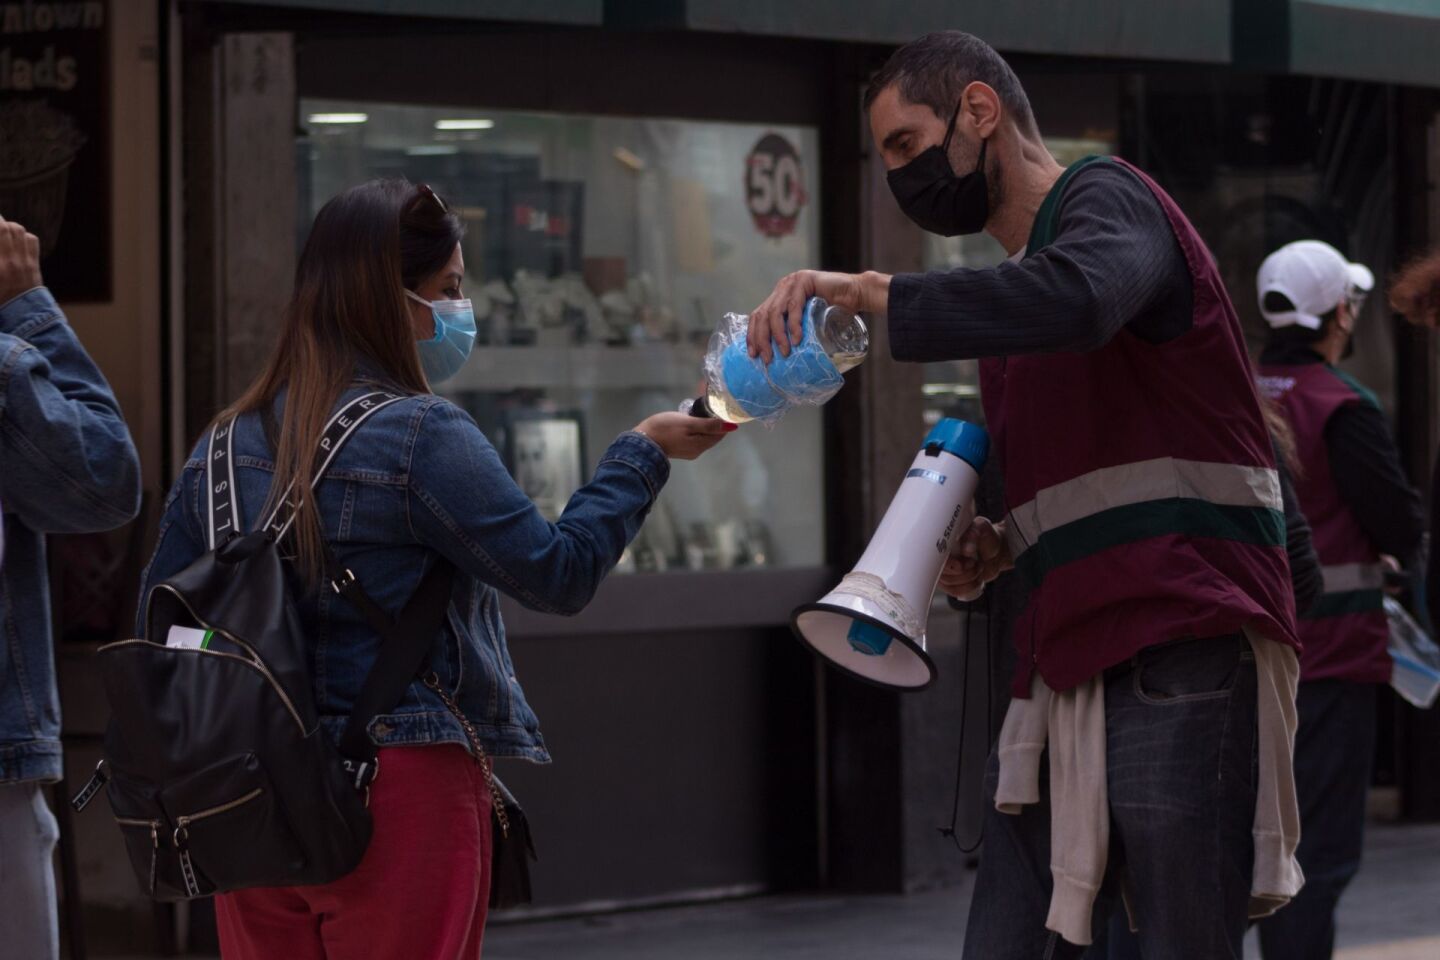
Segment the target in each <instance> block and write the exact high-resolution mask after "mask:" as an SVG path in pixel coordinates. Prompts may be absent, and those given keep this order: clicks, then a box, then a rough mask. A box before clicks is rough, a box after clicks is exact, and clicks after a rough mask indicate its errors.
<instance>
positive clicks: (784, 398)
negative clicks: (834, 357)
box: [720, 297, 845, 420]
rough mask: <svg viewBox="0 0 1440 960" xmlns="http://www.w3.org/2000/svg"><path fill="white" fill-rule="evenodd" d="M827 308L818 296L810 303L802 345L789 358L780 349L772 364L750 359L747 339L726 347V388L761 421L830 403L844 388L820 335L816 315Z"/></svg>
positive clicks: (723, 370)
mask: <svg viewBox="0 0 1440 960" xmlns="http://www.w3.org/2000/svg"><path fill="white" fill-rule="evenodd" d="M825 306H826V305H825V302H824V301H823V300H820V299H819V298H817V297H811V298H810V299H809V300H808V301H806V303H805V315H804V318H803V320H804V328H803V334H802V337H801V340H800V343H798V344H796V345H794V346H793V347H791V349H790V355H789V356H788V357H786V356H781V354H780V351H778V350H776V351H775V354H774V356H775V359H774V360H773V361H772V362H771V363H770V365H769V366H766V364H765V361H764V360H762V359H760V358H759V357H751V356H750V353H749V350H748V348H747V345H746V342H745V340H744V339H743V338H741V339H738V340H735V341H733V342H731V343H730V344H729V345H728V346H726V348H725V352H724V354H723V355H722V356H721V359H720V372H721V375H722V376H723V377H724V380H725V388H726V389H727V390H728V391H729V392H730V395H731V396H732V397H734V398H735V402H736V403H738V404H739V405H740V407H741V409H743V410H744V411H745V412H746V413H748V414H749V415H750V416H752V417H754V418H755V419H756V420H766V419H771V418H774V417H777V416H779V415H780V414H781V413H783V412H784V411H785V410H786V408H788V407H791V406H793V405H794V404H797V403H811V404H821V403H824V402H825V401H827V400H829V399H830V398H831V397H833V396H835V394H836V393H838V392H839V390H840V388H841V387H842V386H843V385H844V383H845V379H844V377H842V376H841V375H840V371H839V370H837V369H835V364H834V363H833V362H832V361H831V360H830V358H829V357H828V356H826V355H825V350H824V348H823V347H821V346H820V341H819V340H818V339H817V338H816V336H815V317H816V314H817V313H818V312H819V311H821V310H824V309H825Z"/></svg>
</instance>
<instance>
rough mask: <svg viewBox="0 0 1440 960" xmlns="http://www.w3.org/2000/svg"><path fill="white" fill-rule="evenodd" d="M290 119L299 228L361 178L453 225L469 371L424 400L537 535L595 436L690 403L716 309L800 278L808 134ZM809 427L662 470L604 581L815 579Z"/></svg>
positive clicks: (501, 115)
mask: <svg viewBox="0 0 1440 960" xmlns="http://www.w3.org/2000/svg"><path fill="white" fill-rule="evenodd" d="M333 116H346V117H350V118H352V119H351V122H348V123H345V124H328V123H325V122H322V121H323V120H324V119H325V118H326V117H333ZM362 116H363V117H364V120H363V121H360V122H355V121H354V118H356V117H362ZM301 117H302V121H304V122H303V127H304V130H303V135H302V136H301V137H300V140H299V143H298V148H299V155H300V157H301V192H302V198H301V199H302V203H301V206H302V210H304V211H305V212H306V215H305V216H302V218H301V220H302V221H304V222H305V223H308V222H309V220H310V218H311V216H313V214H314V212H315V211H317V210H318V208H319V206H320V205H322V204H323V203H324V202H325V200H327V199H328V198H329V197H331V196H333V195H334V194H336V193H338V192H340V191H341V190H343V189H345V188H346V187H349V186H351V185H353V184H354V183H357V182H360V181H363V180H365V179H369V178H372V177H404V178H406V179H408V180H410V181H411V182H413V183H426V184H429V185H430V186H431V187H432V188H433V189H434V190H435V191H436V192H437V193H439V194H440V195H442V196H444V197H445V198H446V202H447V203H448V204H449V205H450V206H451V208H452V209H453V210H455V211H456V212H457V214H459V216H460V217H461V218H462V220H463V221H464V223H465V226H466V237H465V239H464V240H463V241H462V243H461V252H462V254H463V256H464V259H465V268H466V277H465V281H464V291H465V295H466V296H468V297H469V298H470V299H471V301H472V303H473V306H474V313H475V321H476V328H477V330H476V341H475V350H474V352H473V354H472V355H471V358H470V360H469V361H468V362H467V363H466V365H465V366H464V367H463V368H462V369H461V370H460V372H459V373H457V374H456V375H455V376H454V377H452V378H451V379H450V380H447V381H446V382H445V383H444V384H443V385H442V386H441V387H440V388H438V392H440V393H441V394H442V395H444V396H446V397H448V398H449V399H451V400H453V401H454V402H455V403H456V404H457V405H459V406H460V407H461V408H462V409H464V410H465V411H466V412H468V413H469V414H470V415H471V416H472V417H474V419H475V421H476V422H477V423H478V424H479V426H480V427H481V429H482V430H484V431H485V433H486V435H487V436H488V437H489V438H490V440H491V441H492V442H493V443H494V444H495V446H496V448H497V450H499V451H500V452H501V454H502V456H503V457H504V458H505V459H506V463H507V466H509V468H510V470H511V472H512V475H513V476H515V478H516V481H517V483H519V485H520V487H521V489H522V490H524V491H525V492H526V493H527V495H529V496H530V497H531V499H532V500H534V501H535V502H536V504H537V506H538V507H539V508H540V510H541V512H542V513H543V514H544V515H545V516H546V517H547V518H548V519H551V520H552V521H553V520H555V519H557V518H558V517H559V515H560V513H561V512H562V511H563V509H564V506H565V503H566V501H567V500H568V498H569V496H570V494H571V493H573V492H574V490H575V489H576V488H577V487H578V486H579V485H580V484H582V483H583V482H584V481H585V479H586V478H588V477H589V476H590V475H591V473H592V472H593V471H594V469H595V466H596V462H597V460H598V458H599V456H600V455H601V454H602V453H603V452H604V450H605V448H606V447H607V446H608V444H609V441H610V439H611V438H612V437H614V436H616V435H617V434H619V433H621V432H623V431H625V430H627V429H630V428H631V427H633V426H634V425H635V424H636V423H638V422H640V421H641V420H643V419H644V418H645V417H646V416H649V415H650V414H653V413H657V412H660V411H663V410H674V409H676V407H677V405H678V404H679V403H680V402H681V401H682V400H683V399H685V398H686V397H695V396H696V395H697V394H699V393H701V392H702V391H704V390H705V388H706V382H705V368H704V357H705V352H706V346H707V344H708V342H709V340H710V338H711V335H712V333H713V332H714V330H715V327H716V324H717V322H718V321H719V320H720V318H721V317H722V316H723V315H724V312H725V310H727V309H734V308H736V307H741V308H747V307H752V306H754V305H755V304H758V303H760V302H761V300H763V299H764V298H765V296H766V295H767V294H768V293H769V291H770V289H771V288H772V287H773V285H774V283H775V282H776V281H777V280H778V279H779V278H780V277H782V276H784V275H785V274H787V273H790V272H792V271H794V270H798V269H802V268H805V267H808V266H813V265H814V263H815V262H818V260H819V224H820V219H819V217H820V211H819V209H818V204H816V203H815V202H814V201H812V200H811V198H810V197H809V195H808V193H807V192H806V191H805V189H804V178H805V177H806V176H807V175H808V176H811V177H813V176H816V175H817V173H816V171H818V169H819V166H818V161H819V157H818V151H819V137H818V134H817V132H816V130H815V128H813V127H800V126H784V125H780V126H769V125H756V124H734V123H711V122H698V121H686V120H674V119H661V118H634V117H607V116H574V115H559V114H545V113H520V112H511V111H497V110H488V109H483V108H479V107H458V106H420V105H415V106H407V105H397V104H379V103H355V102H348V101H328V100H324V101H322V100H306V101H303V102H302V104H301ZM777 157H778V158H783V160H784V163H783V164H780V165H779V169H780V171H781V172H780V173H779V174H774V175H773V176H772V173H771V171H773V170H774V169H775V165H776V162H775V160H774V158H777ZM757 158H759V161H758V162H757ZM766 158H769V159H770V161H771V162H768V163H767V162H764V161H765V160H766ZM767 177H770V179H768V180H767ZM301 229H302V230H303V229H305V227H304V226H302V227H301ZM857 322H858V321H857ZM821 423H822V417H821V414H820V411H819V410H818V409H816V408H814V407H808V408H803V409H799V410H796V411H794V412H793V413H792V414H791V415H788V416H787V417H786V418H785V419H784V421H783V422H781V423H779V424H777V425H774V426H771V425H769V424H767V425H763V426H757V427H754V428H751V429H747V430H744V431H739V432H738V433H736V434H734V435H732V436H730V437H728V438H727V440H726V442H725V443H724V444H722V445H721V446H720V447H718V448H717V449H716V450H714V451H712V452H711V453H709V454H707V455H706V457H705V458H703V460H700V461H696V462H693V463H691V462H676V463H674V464H673V465H672V474H671V481H670V483H669V484H668V485H667V487H666V489H665V490H664V491H662V493H661V496H660V497H659V499H658V501H657V503H656V505H655V508H654V509H653V511H652V513H651V515H650V518H649V519H648V520H647V522H646V524H645V527H644V528H643V529H642V531H641V533H640V535H639V537H638V538H637V539H636V540H635V542H634V543H633V544H632V545H631V547H630V549H629V550H627V551H626V553H625V556H624V557H623V558H622V560H621V561H620V565H619V568H618V569H619V571H621V572H633V573H663V572H671V571H726V570H735V569H744V568H756V567H771V566H783V567H794V566H817V565H819V564H820V563H821V562H822V561H823V557H824V536H823V522H822V520H823V515H824V514H823V511H824V496H823V490H824V487H825V484H824V480H823V476H822V474H821V465H822V463H823V460H824V457H823V438H822V433H821ZM802 492H803V495H799V494H802Z"/></svg>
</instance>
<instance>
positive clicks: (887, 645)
mask: <svg viewBox="0 0 1440 960" xmlns="http://www.w3.org/2000/svg"><path fill="white" fill-rule="evenodd" d="M989 450H990V437H989V435H988V434H986V432H985V430H984V428H982V427H978V426H976V425H975V424H973V423H966V422H965V421H963V420H954V419H950V418H946V419H944V420H941V421H940V422H939V423H937V424H936V425H935V426H934V428H932V429H931V431H930V433H929V434H928V435H927V436H926V437H925V444H924V446H923V447H922V448H921V450H920V453H919V454H918V455H917V456H916V457H915V460H914V462H913V463H911V464H910V469H909V470H908V471H906V473H905V479H904V480H903V481H901V483H900V489H899V491H898V492H897V493H896V494H895V498H894V499H893V500H891V501H890V509H888V510H886V511H885V518H884V519H883V520H881V521H880V528H879V529H878V530H876V531H875V536H874V537H872V538H871V540H870V545H869V546H868V547H866V548H865V554H864V555H863V556H862V557H861V558H860V562H859V563H858V564H856V565H855V569H854V570H852V571H850V573H848V574H847V575H846V576H845V578H844V579H843V580H841V581H840V585H839V586H837V587H836V588H835V589H834V590H831V591H830V592H829V593H827V594H826V595H825V596H824V597H822V598H821V599H820V601H819V602H818V603H808V604H805V605H804V606H802V607H798V608H797V609H796V610H795V612H794V613H793V614H792V615H791V618H790V626H791V629H793V630H794V631H795V635H796V636H797V637H798V638H799V639H800V641H801V642H802V643H804V644H806V645H807V646H809V647H810V648H811V649H812V650H814V651H815V652H816V653H817V654H819V655H820V656H822V657H824V658H825V659H826V660H828V661H830V663H831V664H832V665H833V666H835V667H837V668H838V669H840V670H841V671H843V672H845V673H848V674H849V675H850V676H852V677H855V678H857V679H859V680H864V681H865V682H867V683H872V684H875V685H876V686H879V687H885V688H887V689H891V690H923V689H925V688H926V687H928V686H930V684H931V683H933V682H934V680H935V663H934V661H932V660H931V659H930V655H929V654H928V653H926V651H925V625H926V621H927V620H928V619H929V616H930V602H931V600H932V599H933V597H934V596H935V587H936V585H937V584H938V583H939V582H940V571H941V569H942V568H943V567H944V566H945V560H946V558H948V557H949V556H950V550H951V545H952V544H954V543H956V542H957V541H958V540H959V538H960V536H961V535H962V534H963V533H964V532H965V529H966V527H968V526H969V524H970V519H971V518H972V517H973V516H974V506H973V502H974V499H975V488H976V486H978V485H979V482H980V471H981V470H982V469H984V467H985V457H986V456H987V454H988V453H989Z"/></svg>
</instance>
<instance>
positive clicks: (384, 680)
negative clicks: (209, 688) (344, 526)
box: [261, 390, 455, 790]
mask: <svg viewBox="0 0 1440 960" xmlns="http://www.w3.org/2000/svg"><path fill="white" fill-rule="evenodd" d="M403 399H405V396H404V395H403V394H396V393H390V392H388V391H383V390H382V391H375V392H373V393H367V394H365V395H363V396H361V397H357V398H356V399H354V400H352V401H351V402H350V403H348V404H346V405H345V406H344V407H342V408H341V409H340V410H339V411H338V412H337V413H336V414H335V415H334V416H332V417H331V418H330V420H329V422H328V423H326V425H325V429H324V431H323V432H322V433H321V436H320V445H319V449H320V453H321V455H322V459H321V461H320V463H319V464H318V465H317V467H316V469H315V475H314V478H313V479H312V480H311V482H310V488H311V489H312V490H313V489H314V488H315V487H316V486H318V485H319V483H320V480H321V478H322V477H323V476H324V474H325V471H326V470H327V469H328V468H329V466H330V464H331V462H332V461H333V460H334V459H335V455H336V454H337V453H339V452H340V448H341V447H342V446H344V445H345V442H346V441H347V440H349V439H350V437H351V436H352V435H353V434H354V433H355V431H356V430H357V429H359V427H360V425H361V424H362V423H364V422H365V421H366V420H367V419H369V418H370V416H371V415H372V414H375V413H377V412H378V411H380V410H382V409H384V408H385V407H387V406H389V405H390V404H392V403H395V402H397V401H399V400H403ZM261 422H262V426H263V427H264V429H265V436H266V441H267V442H268V443H269V445H270V446H271V448H272V449H273V448H275V447H276V446H277V440H278V437H277V434H278V430H277V428H276V426H275V423H274V415H273V413H271V412H270V411H269V410H266V411H263V412H262V414H261ZM293 494H294V484H293V483H292V484H291V485H290V486H289V487H287V488H286V489H285V493H284V495H283V496H282V497H281V498H280V499H279V501H278V503H277V504H276V506H275V509H274V510H272V511H271V513H270V517H269V518H268V519H267V520H266V521H265V525H264V527H263V528H262V529H265V530H267V531H270V533H271V534H272V535H273V536H274V537H275V539H276V541H277V542H279V541H280V540H281V539H283V538H284V536H285V535H286V533H288V532H289V530H290V527H291V525H292V524H293V523H294V522H295V511H296V509H297V508H298V507H299V506H300V503H299V502H297V501H296V500H295V499H294V497H293ZM321 549H322V550H323V551H324V552H323V559H324V561H325V576H326V579H327V580H329V582H330V587H331V589H333V590H334V591H335V592H336V593H337V594H339V595H340V596H342V597H344V598H345V600H346V601H347V602H348V603H350V605H351V606H353V607H354V608H355V609H356V610H357V611H359V613H360V615H361V617H363V618H364V620H365V622H366V624H367V625H369V627H370V629H371V630H373V631H375V634H376V635H377V636H379V637H380V640H381V643H380V651H379V653H378V654H377V655H376V657H375V663H374V664H373V665H372V666H371V667H370V671H369V673H367V674H366V675H365V681H364V683H363V684H362V685H361V688H360V695H359V696H358V697H356V699H355V705H354V707H353V709H352V710H351V711H350V716H349V718H348V719H347V720H346V723H345V730H344V732H343V733H342V734H341V736H340V743H339V750H340V756H341V760H342V762H343V763H344V766H345V770H346V772H347V773H349V775H350V777H351V780H352V782H353V783H354V786H355V789H357V790H365V789H367V788H368V787H369V786H370V783H371V782H372V781H373V780H374V779H375V776H376V774H378V773H379V770H380V765H379V760H378V758H377V754H378V751H377V749H376V747H375V744H374V741H372V740H371V739H370V732H369V727H370V722H371V721H372V720H374V719H375V717H376V716H378V715H380V714H382V713H389V712H390V711H391V710H393V709H395V706H396V704H398V703H399V702H400V698H401V697H403V696H404V695H405V691H406V690H407V689H409V687H410V684H411V682H412V681H413V680H414V679H415V678H416V676H417V675H418V674H419V673H420V670H421V668H422V667H423V666H424V665H425V662H426V660H427V659H428V657H429V655H430V650H431V648H432V647H433V645H434V643H435V635H436V634H437V633H439V632H440V630H441V628H442V627H443V626H444V625H445V617H446V614H447V612H448V611H449V609H450V591H451V588H452V586H453V584H454V581H455V568H454V567H453V566H452V565H451V564H450V562H449V561H448V560H445V559H444V558H443V557H441V558H439V559H437V560H436V562H435V563H433V564H432V565H431V567H430V569H429V570H428V571H426V573H425V575H424V576H423V577H422V578H421V579H420V585H419V586H418V587H416V588H415V592H414V593H413V594H411V596H410V599H409V600H408V601H406V603H405V607H404V609H403V610H401V611H400V616H399V618H398V619H396V620H392V619H390V616H389V615H388V614H387V613H386V612H385V611H384V610H383V609H381V607H380V605H379V604H377V603H376V602H375V601H374V600H372V599H371V598H370V595H369V594H367V593H366V592H365V590H364V588H363V587H361V586H360V581H359V580H357V579H356V578H355V574H354V573H352V572H351V571H350V570H348V569H346V568H345V567H344V566H342V565H341V563H340V561H339V558H337V557H336V556H335V551H334V550H333V549H332V548H331V546H330V544H329V543H328V542H326V541H323V540H322V541H321Z"/></svg>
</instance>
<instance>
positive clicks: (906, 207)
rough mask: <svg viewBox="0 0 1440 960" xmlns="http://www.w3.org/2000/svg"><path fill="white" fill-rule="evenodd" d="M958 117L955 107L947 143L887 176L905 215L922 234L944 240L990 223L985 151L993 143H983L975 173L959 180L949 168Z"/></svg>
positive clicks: (922, 153)
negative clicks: (986, 222) (952, 139)
mask: <svg viewBox="0 0 1440 960" xmlns="http://www.w3.org/2000/svg"><path fill="white" fill-rule="evenodd" d="M959 117H960V105H959V104H956V105H955V113H954V114H952V115H951V117H950V125H949V126H948V127H946V128H945V139H944V141H943V142H942V143H941V144H940V145H939V146H938V147H927V148H926V149H925V150H922V151H921V152H920V154H919V155H918V156H916V157H915V159H914V160H911V161H910V162H909V163H907V164H905V166H903V167H897V168H896V169H894V170H891V171H890V172H889V173H888V174H886V175H885V179H886V180H887V181H889V183H890V192H891V193H893V194H894V195H895V202H896V203H898V204H900V209H901V210H903V211H905V215H906V216H907V217H909V218H910V219H911V220H914V221H915V222H916V223H917V224H919V226H920V228H921V229H922V230H928V231H929V232H931V233H938V234H939V235H940V236H942V237H955V236H959V235H960V234H964V233H979V232H980V231H981V230H984V229H985V221H986V220H988V219H990V188H989V184H987V183H986V181H985V148H986V147H988V146H989V145H990V141H989V140H982V141H980V160H979V162H978V163H976V164H975V169H974V170H973V171H972V172H970V173H967V174H966V175H965V176H963V177H957V176H955V171H954V170H952V169H951V168H950V138H951V137H952V136H954V135H955V121H956V120H957V119H959Z"/></svg>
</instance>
